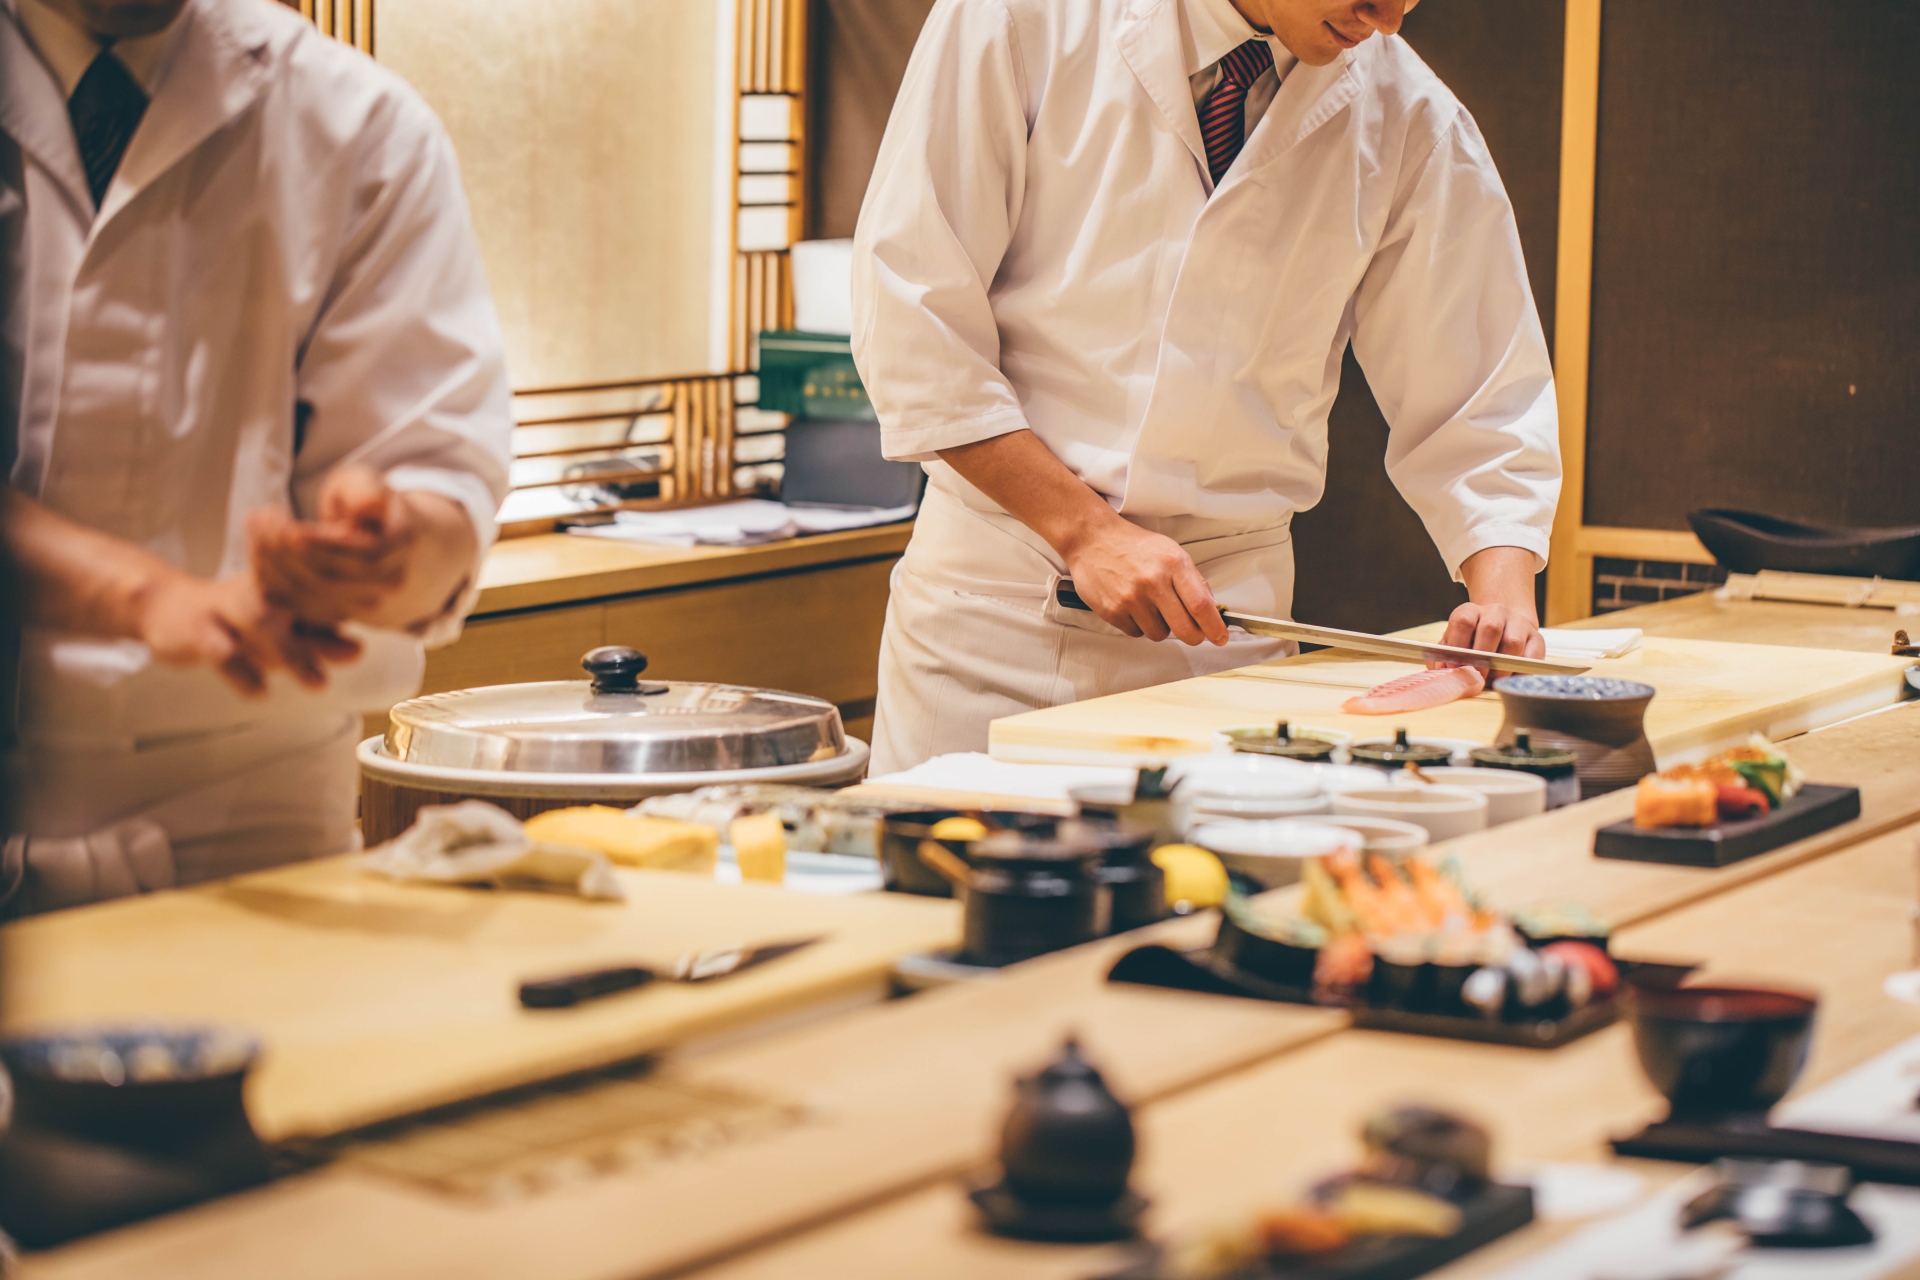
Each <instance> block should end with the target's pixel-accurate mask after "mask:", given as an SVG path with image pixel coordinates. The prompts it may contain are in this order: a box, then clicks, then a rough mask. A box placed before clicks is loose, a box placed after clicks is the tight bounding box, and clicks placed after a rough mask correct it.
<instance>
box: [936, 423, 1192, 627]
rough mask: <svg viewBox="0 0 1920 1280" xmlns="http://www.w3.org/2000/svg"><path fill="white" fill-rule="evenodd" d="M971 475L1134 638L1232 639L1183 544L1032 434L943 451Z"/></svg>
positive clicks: (1090, 601)
mask: <svg viewBox="0 0 1920 1280" xmlns="http://www.w3.org/2000/svg"><path fill="white" fill-rule="evenodd" d="M940 457H941V460H942V461H944V462H946V463H947V465H949V466H951V467H952V468H953V469H954V470H955V471H957V472H959V473H960V476H961V478H962V479H964V480H966V481H967V482H968V483H970V484H972V485H973V486H974V488H976V489H978V490H980V492H982V493H984V494H986V495H987V496H988V497H989V498H992V499H993V500H994V501H995V502H997V503H999V504H1000V505H1001V506H1002V507H1003V508H1005V509H1006V510H1007V511H1009V512H1011V513H1012V514H1013V516H1014V517H1015V518H1016V519H1018V520H1019V521H1020V522H1021V523H1022V524H1024V525H1026V526H1027V528H1029V529H1032V530H1033V531H1034V532H1035V533H1037V534H1039V535H1040V536H1041V537H1042V538H1045V539H1046V540H1047V543H1048V545H1050V546H1051V547H1052V548H1053V549H1054V550H1055V551H1057V552H1059V553H1060V558H1061V559H1062V560H1064V561H1066V562H1067V572H1068V573H1069V574H1071V575H1072V577H1073V585H1074V589H1075V590H1076V591H1078V592H1079V593H1080V598H1081V599H1082V600H1084V601H1086V603H1087V605H1088V607H1089V608H1091V609H1092V610H1093V612H1094V613H1095V614H1097V615H1099V616H1100V617H1102V618H1104V619H1106V621H1107V622H1109V623H1110V624H1112V625H1113V626H1115V627H1118V628H1119V629H1120V630H1121V631H1123V632H1125V633H1126V634H1127V635H1130V636H1146V637H1148V638H1150V639H1153V640H1165V639H1166V638H1167V637H1168V636H1169V635H1171V636H1174V637H1175V638H1177V639H1179V640H1180V641H1182V642H1183V643H1186V644H1199V643H1201V642H1202V641H1203V640H1211V641H1212V642H1213V643H1214V644H1225V643H1226V642H1227V624H1226V623H1225V622H1222V621H1221V620H1220V611H1219V609H1217V608H1215V607H1214V603H1213V592H1212V591H1211V590H1210V589H1208V587H1207V580H1206V579H1205V578H1202V577H1201V576H1200V571H1199V570H1198V569H1197V568H1195V567H1194V564H1193V557H1191V556H1189V555H1188V554H1187V553H1186V551H1185V550H1183V549H1182V548H1181V546H1180V544H1179V543H1177V542H1175V541H1173V539H1171V538H1165V537H1162V536H1161V535H1159V534H1157V533H1149V532H1148V531H1147V530H1145V529H1142V528H1141V527H1140V526H1139V525H1137V524H1134V523H1133V522H1132V521H1130V520H1127V519H1124V518H1122V517H1121V515H1120V513H1119V512H1117V511H1115V510H1114V509H1113V506H1112V504H1111V503H1109V502H1108V501H1107V500H1106V499H1105V498H1103V497H1101V496H1100V495H1099V494H1098V493H1096V492H1094V490H1093V489H1092V488H1091V487H1090V486H1089V485H1088V484H1087V482H1086V481H1084V480H1082V479H1080V477H1078V476H1076V475H1075V474H1073V472H1071V471H1069V470H1068V469H1067V466H1066V464H1065V463H1063V462H1061V461H1060V459H1059V458H1057V457H1055V456H1054V455H1053V451H1052V450H1050V449H1048V448H1047V446H1046V445H1044V444H1042V443H1041V442H1040V437H1039V436H1036V435H1034V434H1033V432H1031V431H1027V430H1020V431H1009V432H1007V433H1006V434H1005V435H998V436H993V437H991V438H989V439H986V440H977V441H975V442H974V443H972V444H963V445H956V446H954V447H953V448H951V449H942V450H940Z"/></svg>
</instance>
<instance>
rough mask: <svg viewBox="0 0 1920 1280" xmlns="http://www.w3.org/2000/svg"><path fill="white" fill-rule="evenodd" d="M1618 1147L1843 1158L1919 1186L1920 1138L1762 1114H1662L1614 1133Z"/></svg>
mask: <svg viewBox="0 0 1920 1280" xmlns="http://www.w3.org/2000/svg"><path fill="white" fill-rule="evenodd" d="M1613 1149H1614V1150H1615V1151H1616V1152H1618V1153H1619V1154H1621V1155H1623V1156H1639V1157H1641V1158H1642V1159H1646V1160H1679V1161H1682V1162H1684V1163H1686V1164H1708V1163H1710V1162H1712V1161H1714V1160H1718V1159H1720V1158H1721V1157H1722V1156H1738V1157H1743V1158H1746V1159H1752V1160H1803V1161H1807V1162H1809V1163H1812V1164H1841V1165H1845V1166H1846V1167H1847V1168H1849V1169H1851V1170H1853V1176H1854V1179H1855V1180H1856V1181H1859V1182H1890V1183H1894V1184H1897V1185H1899V1186H1903V1187H1920V1143H1916V1142H1902V1141H1899V1140H1897V1139H1893V1138H1868V1137H1860V1136H1857V1135H1854V1134H1850V1133H1820V1132H1818V1131H1817V1130H1813V1129H1776V1128H1774V1127H1772V1126H1771V1125H1769V1124H1767V1123H1766V1122H1765V1120H1764V1119H1760V1118H1757V1117H1756V1118H1751V1119H1746V1120H1729V1121H1723V1122H1721V1123H1718V1124H1714V1123H1707V1122H1699V1121H1693V1122H1688V1121H1675V1120H1663V1121H1661V1122H1660V1123H1658V1124H1650V1125H1648V1126H1647V1127H1646V1128H1645V1129H1642V1130H1641V1131H1640V1132H1639V1133H1636V1134H1634V1135H1633V1136H1632V1137H1631V1138H1615V1139H1614V1140H1613Z"/></svg>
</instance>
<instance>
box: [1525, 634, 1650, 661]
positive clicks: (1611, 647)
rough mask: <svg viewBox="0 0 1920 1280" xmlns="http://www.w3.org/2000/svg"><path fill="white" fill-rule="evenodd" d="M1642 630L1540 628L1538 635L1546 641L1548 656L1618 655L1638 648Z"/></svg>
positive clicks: (1600, 656) (1598, 656)
mask: <svg viewBox="0 0 1920 1280" xmlns="http://www.w3.org/2000/svg"><path fill="white" fill-rule="evenodd" d="M1643 634H1644V633H1643V632H1642V631H1641V629H1640V628H1639V627H1614V628H1612V629H1610V630H1604V631H1587V630H1584V629H1583V630H1579V631H1575V630H1572V629H1571V628H1568V627H1542V628H1540V638H1541V639H1543V640H1545V641H1546V642H1547V656H1548V657H1549V658H1618V657H1620V656H1621V655H1622V654H1628V653H1632V652H1633V651H1634V650H1635V649H1638V648H1639V647H1640V639H1641V636H1642V635H1643Z"/></svg>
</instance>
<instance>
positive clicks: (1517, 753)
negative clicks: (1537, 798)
mask: <svg viewBox="0 0 1920 1280" xmlns="http://www.w3.org/2000/svg"><path fill="white" fill-rule="evenodd" d="M1467 754H1468V755H1469V756H1471V757H1472V758H1473V764H1474V767H1475V768H1477V769H1511V770H1513V771H1514V772H1516V773H1530V774H1532V775H1533V776H1534V777H1536V778H1539V779H1540V780H1541V781H1542V782H1545V783H1546V784H1547V808H1549V809H1558V808H1560V807H1561V806H1562V805H1568V804H1572V803H1573V802H1574V801H1576V800H1578V799H1579V798H1580V779H1579V777H1578V776H1577V774H1576V772H1575V769H1576V766H1577V765H1578V764H1579V758H1578V757H1577V756H1575V755H1574V754H1573V752H1571V751H1568V750H1565V749H1564V748H1561V747H1537V746H1535V745H1534V744H1533V731H1532V730H1531V729H1516V730H1515V731H1514V734H1513V741H1512V742H1510V743H1507V744H1505V745H1504V746H1497V747H1475V748H1474V749H1473V750H1472V751H1470V752H1468V753H1467Z"/></svg>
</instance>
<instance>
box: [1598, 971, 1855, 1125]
mask: <svg viewBox="0 0 1920 1280" xmlns="http://www.w3.org/2000/svg"><path fill="white" fill-rule="evenodd" d="M1629 991H1630V992H1631V996H1630V1001H1629V1003H1630V1007H1631V1009H1632V1014H1633V1043H1634V1048H1635V1049H1636V1050H1637V1051H1638V1052H1639V1055H1640V1068H1641V1070H1643V1071H1645V1072H1646V1073H1647V1078H1648V1079H1649V1080H1651V1081H1652V1082H1653V1086H1654V1088H1656V1089H1658V1090H1660V1092H1661V1093H1663V1094H1665V1095H1666V1096H1667V1101H1668V1102H1670V1103H1671V1104H1672V1114H1671V1116H1670V1118H1671V1119H1673V1120H1677V1121H1695V1122H1709V1123H1711V1122H1715V1121H1719V1120H1726V1119H1732V1118H1736V1117H1761V1116H1765V1115H1766V1113H1767V1112H1768V1110H1770V1109H1771V1108H1772V1106H1773V1104H1774V1103H1776V1102H1778V1101H1780V1099H1781V1098H1783V1097H1785V1096H1786V1093H1787V1090H1789V1089H1791V1088H1792V1087H1793V1082H1794V1081H1795V1080H1796V1079H1798V1078H1799V1076H1800V1071H1801V1068H1803V1067H1804V1066H1806V1063H1807V1050H1808V1048H1809V1047H1810V1046H1811V1044H1812V1041H1813V1015H1814V1010H1815V1009H1816V1008H1817V1007H1818V1004H1819V1000H1818V998H1817V997H1816V996H1814V995H1813V994H1811V993H1809V992H1805V991H1795V990H1791V989H1786V988H1775V987H1731V986H1699V987H1640V986H1636V987H1631V988H1629Z"/></svg>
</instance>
